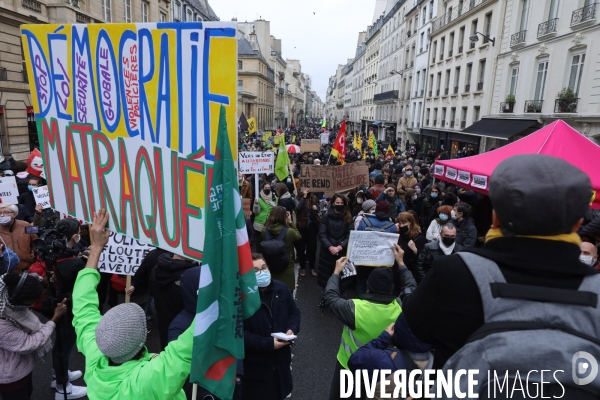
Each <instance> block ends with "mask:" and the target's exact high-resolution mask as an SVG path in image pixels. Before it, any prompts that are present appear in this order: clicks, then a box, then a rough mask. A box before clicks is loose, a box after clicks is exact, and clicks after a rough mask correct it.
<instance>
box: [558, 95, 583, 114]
mask: <svg viewBox="0 0 600 400" xmlns="http://www.w3.org/2000/svg"><path fill="white" fill-rule="evenodd" d="M577 103H579V99H578V98H577V99H569V100H565V99H556V101H555V102H554V112H555V113H576V112H577Z"/></svg>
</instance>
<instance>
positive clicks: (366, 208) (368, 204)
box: [362, 200, 377, 212]
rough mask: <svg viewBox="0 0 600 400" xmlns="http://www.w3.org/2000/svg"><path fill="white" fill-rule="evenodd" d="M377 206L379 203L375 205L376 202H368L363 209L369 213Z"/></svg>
mask: <svg viewBox="0 0 600 400" xmlns="http://www.w3.org/2000/svg"><path fill="white" fill-rule="evenodd" d="M376 205H377V203H375V201H373V200H367V201H364V202H363V203H362V209H363V211H364V212H369V210H370V209H371V208H373V207H375V206H376Z"/></svg>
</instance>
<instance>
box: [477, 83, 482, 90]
mask: <svg viewBox="0 0 600 400" xmlns="http://www.w3.org/2000/svg"><path fill="white" fill-rule="evenodd" d="M482 90H483V82H477V91H478V92H480V91H482Z"/></svg>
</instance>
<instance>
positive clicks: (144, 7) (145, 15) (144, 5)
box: [142, 1, 148, 22]
mask: <svg viewBox="0 0 600 400" xmlns="http://www.w3.org/2000/svg"><path fill="white" fill-rule="evenodd" d="M142 22H148V3H146V2H145V1H142Z"/></svg>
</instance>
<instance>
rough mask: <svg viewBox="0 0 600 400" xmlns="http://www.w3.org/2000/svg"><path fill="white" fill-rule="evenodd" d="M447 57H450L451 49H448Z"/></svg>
mask: <svg viewBox="0 0 600 400" xmlns="http://www.w3.org/2000/svg"><path fill="white" fill-rule="evenodd" d="M448 57H452V49H450V50H448Z"/></svg>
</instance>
